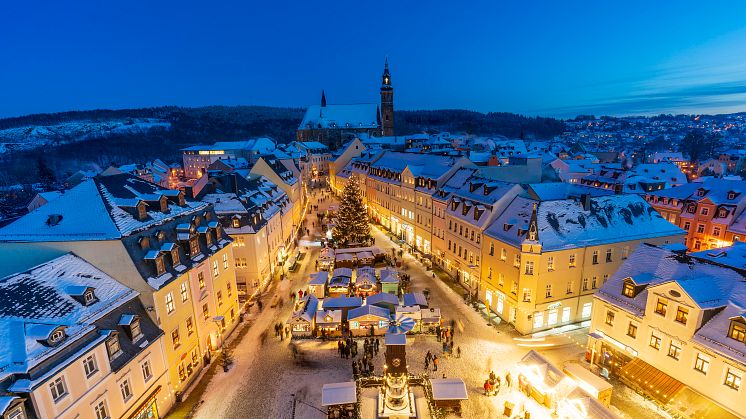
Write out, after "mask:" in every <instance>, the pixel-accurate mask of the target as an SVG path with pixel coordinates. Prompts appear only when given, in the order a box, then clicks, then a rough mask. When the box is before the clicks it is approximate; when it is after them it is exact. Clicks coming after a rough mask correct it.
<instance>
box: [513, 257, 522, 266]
mask: <svg viewBox="0 0 746 419" xmlns="http://www.w3.org/2000/svg"><path fill="white" fill-rule="evenodd" d="M513 266H515V267H516V268H518V267H520V266H521V255H515V258H514V259H513Z"/></svg>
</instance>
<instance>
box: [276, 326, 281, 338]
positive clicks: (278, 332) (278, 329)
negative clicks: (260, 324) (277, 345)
mask: <svg viewBox="0 0 746 419" xmlns="http://www.w3.org/2000/svg"><path fill="white" fill-rule="evenodd" d="M278 324H279V323H275V337H277V335H279V334H280V328H279V327H277V326H278Z"/></svg>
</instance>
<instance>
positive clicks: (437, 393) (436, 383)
mask: <svg viewBox="0 0 746 419" xmlns="http://www.w3.org/2000/svg"><path fill="white" fill-rule="evenodd" d="M430 386H431V388H432V393H433V404H435V407H437V408H439V409H444V410H447V411H452V412H455V413H456V414H459V415H460V414H461V401H462V400H468V399H469V395H468V394H467V393H466V384H465V383H464V380H462V379H460V378H435V379H432V380H430Z"/></svg>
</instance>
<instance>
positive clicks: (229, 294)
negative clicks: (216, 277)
mask: <svg viewBox="0 0 746 419" xmlns="http://www.w3.org/2000/svg"><path fill="white" fill-rule="evenodd" d="M490 269H491V268H490ZM225 288H226V289H227V290H228V297H230V296H231V295H233V287H231V283H230V282H226V283H225Z"/></svg>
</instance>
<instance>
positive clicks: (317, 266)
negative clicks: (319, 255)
mask: <svg viewBox="0 0 746 419" xmlns="http://www.w3.org/2000/svg"><path fill="white" fill-rule="evenodd" d="M316 270H317V271H318V270H319V261H318V260H317V261H316Z"/></svg>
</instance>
